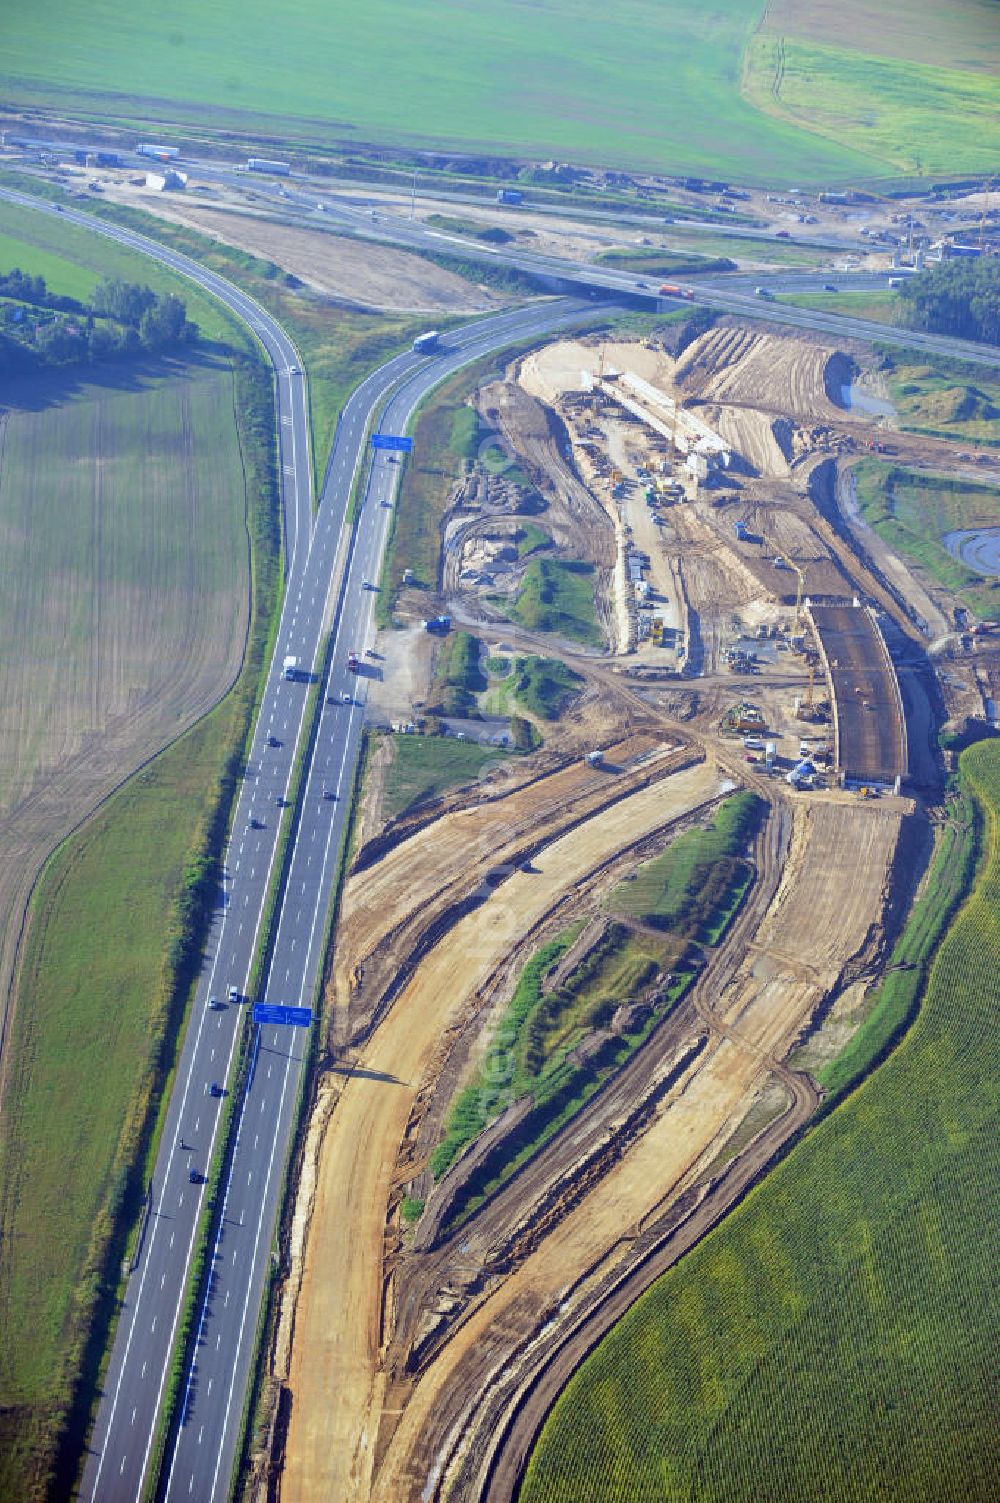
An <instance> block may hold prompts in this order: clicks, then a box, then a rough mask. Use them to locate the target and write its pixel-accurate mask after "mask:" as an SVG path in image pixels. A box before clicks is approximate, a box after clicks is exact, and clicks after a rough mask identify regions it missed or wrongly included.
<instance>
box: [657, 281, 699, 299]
mask: <svg viewBox="0 0 1000 1503" xmlns="http://www.w3.org/2000/svg"><path fill="white" fill-rule="evenodd" d="M660 296H661V297H689V298H690V297H694V293H693V292H692V291H691V288H690V287H678V285H677V283H676V282H664V283H663V285H662V287H661V288H660Z"/></svg>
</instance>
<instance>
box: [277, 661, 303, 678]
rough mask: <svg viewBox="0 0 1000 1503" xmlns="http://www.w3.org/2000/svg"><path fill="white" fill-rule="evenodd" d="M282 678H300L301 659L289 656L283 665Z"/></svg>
mask: <svg viewBox="0 0 1000 1503" xmlns="http://www.w3.org/2000/svg"><path fill="white" fill-rule="evenodd" d="M281 676H282V678H298V676H299V660H298V658H295V657H291V656H289V657H287V658H285V660H284V662H283V663H282V665H281Z"/></svg>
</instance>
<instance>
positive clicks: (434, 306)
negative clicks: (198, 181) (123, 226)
mask: <svg viewBox="0 0 1000 1503" xmlns="http://www.w3.org/2000/svg"><path fill="white" fill-rule="evenodd" d="M110 196H112V195H111V194H110V193H109V197H110ZM114 196H116V197H119V198H121V199H122V201H123V202H128V203H135V202H137V201H141V205H142V207H143V208H144V209H146V210H147V211H148V212H151V213H155V214H158V215H159V216H160V217H161V218H162V219H170V220H173V221H174V223H176V224H185V225H190V226H191V227H192V228H193V229H197V230H201V231H202V233H204V234H207V235H210V236H211V237H212V238H213V239H214V240H221V241H223V242H224V243H225V244H226V245H234V246H236V248H237V249H238V250H244V251H250V252H251V253H252V254H253V255H255V256H262V257H264V258H265V259H266V260H269V261H274V262H276V263H277V265H279V266H280V267H282V268H283V269H284V270H285V271H290V272H291V273H292V274H293V276H297V277H299V278H300V279H301V280H302V281H303V282H305V283H306V285H307V286H309V287H313V288H315V289H316V291H317V292H323V293H326V294H327V295H328V296H330V297H334V298H338V299H340V300H342V301H344V302H351V303H360V304H363V305H364V306H366V307H372V308H387V309H391V310H400V311H403V310H411V311H413V312H427V313H433V312H443V311H448V312H450V313H483V312H486V311H487V310H488V309H490V308H497V307H502V306H503V303H504V301H505V300H504V299H503V298H500V297H497V296H496V295H495V294H494V293H492V292H490V291H488V290H487V289H486V288H485V287H476V286H475V285H474V284H473V283H472V282H468V281H466V279H465V278H464V277H460V276H456V275H455V273H454V272H452V271H446V270H445V269H444V268H443V267H441V266H435V265H434V263H433V262H432V261H425V260H424V259H423V257H421V256H413V255H410V254H409V252H408V251H403V250H395V249H393V248H392V247H391V246H383V245H378V244H376V243H374V242H368V241H364V240H351V239H349V238H348V237H346V236H343V235H333V234H328V233H327V232H326V231H324V230H308V229H299V228H296V227H295V226H293V225H287V224H274V223H272V222H271V221H270V220H267V219H261V218H258V217H257V216H256V215H254V214H253V213H251V212H249V211H248V210H245V209H238V208H227V207H216V206H214V205H210V204H200V203H198V202H197V201H196V200H191V199H183V198H180V197H178V196H177V195H170V194H163V193H152V192H150V193H145V192H136V190H134V189H125V188H123V189H119V190H117V192H116V193H115V195H114Z"/></svg>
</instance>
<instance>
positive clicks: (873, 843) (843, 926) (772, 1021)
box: [345, 805, 899, 1503]
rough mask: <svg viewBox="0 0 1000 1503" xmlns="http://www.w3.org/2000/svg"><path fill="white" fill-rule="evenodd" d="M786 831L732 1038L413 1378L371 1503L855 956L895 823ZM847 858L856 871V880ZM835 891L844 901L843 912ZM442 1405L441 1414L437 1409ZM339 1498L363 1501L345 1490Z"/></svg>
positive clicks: (728, 1013)
mask: <svg viewBox="0 0 1000 1503" xmlns="http://www.w3.org/2000/svg"><path fill="white" fill-rule="evenodd" d="M871 815H874V817H873V818H870V817H869V816H871ZM796 820H797V825H798V826H799V829H798V831H797V838H796V841H795V842H794V845H793V852H792V857H791V859H790V862H789V866H788V870H787V874H786V881H785V882H784V883H783V884H782V886H781V888H780V889H779V891H778V893H777V895H776V898H775V901H774V904H773V905H772V909H771V913H770V915H769V918H768V920H767V921H766V922H765V925H764V926H763V928H762V930H761V935H760V940H759V946H757V945H755V946H754V950H753V953H752V955H751V956H749V957H748V960H747V963H746V967H745V969H744V970H743V971H742V972H741V973H740V975H739V976H738V977H737V980H736V983H735V988H734V989H735V999H734V1000H733V1001H732V1002H729V1001H728V1000H724V1002H723V1006H722V1008H720V1011H721V1012H723V1013H724V1016H725V1020H726V1022H727V1023H729V1024H733V1023H738V1032H737V1034H736V1035H735V1036H734V1038H733V1040H732V1041H731V1040H728V1039H723V1040H722V1041H721V1042H719V1043H717V1044H716V1046H715V1047H713V1048H711V1050H710V1052H709V1053H708V1056H707V1058H704V1060H703V1062H702V1063H701V1064H700V1065H699V1066H697V1067H695V1068H694V1069H693V1070H692V1071H690V1072H689V1073H688V1075H687V1076H686V1078H685V1080H684V1082H682V1084H681V1085H680V1087H678V1089H677V1091H676V1092H675V1093H674V1094H672V1096H671V1098H670V1099H669V1101H668V1104H667V1106H666V1108H665V1110H663V1111H662V1112H661V1114H660V1115H659V1117H658V1119H657V1120H656V1121H655V1123H654V1125H653V1126H652V1127H651V1128H650V1129H649V1131H648V1132H647V1133H646V1134H645V1135H644V1137H642V1138H641V1139H640V1141H639V1142H638V1144H637V1145H636V1147H635V1148H633V1149H632V1151H631V1152H629V1153H628V1154H627V1155H626V1157H625V1158H624V1159H623V1160H622V1161H621V1162H620V1164H619V1165H618V1166H617V1167H616V1168H615V1169H614V1170H612V1172H611V1173H610V1174H608V1175H607V1176H606V1177H605V1179H604V1180H603V1181H601V1182H600V1183H599V1184H598V1186H597V1187H596V1188H595V1189H594V1190H593V1191H592V1192H591V1193H590V1194H589V1195H587V1196H586V1197H585V1198H584V1199H583V1201H582V1202H581V1203H580V1205H579V1206H578V1207H577V1208H576V1209H575V1210H573V1211H571V1212H570V1213H569V1214H568V1215H567V1216H566V1217H565V1219H564V1220H563V1221H562V1222H561V1224H560V1225H559V1226H558V1228H557V1229H556V1230H555V1231H553V1232H552V1234H551V1235H550V1236H549V1237H548V1238H547V1239H546V1240H545V1242H543V1243H542V1245H541V1246H540V1247H539V1248H538V1250H537V1251H536V1252H534V1253H532V1254H531V1255H530V1256H529V1257H528V1259H527V1260H526V1261H525V1263H524V1264H523V1265H522V1266H521V1267H520V1268H519V1269H518V1270H517V1271H516V1272H514V1273H513V1274H512V1275H511V1276H510V1277H509V1278H508V1279H507V1280H506V1281H505V1282H504V1283H503V1284H502V1285H501V1286H500V1288H499V1289H498V1290H497V1291H496V1292H495V1293H493V1294H492V1295H491V1296H490V1297H489V1298H488V1299H487V1300H486V1301H485V1302H484V1303H483V1304H482V1305H481V1306H480V1307H479V1308H478V1309H476V1310H475V1311H474V1312H473V1314H472V1315H471V1316H470V1318H469V1319H468V1321H467V1322H466V1323H465V1325H464V1326H462V1327H461V1328H460V1330H459V1331H458V1333H457V1334H456V1336H455V1338H454V1340H453V1341H452V1342H450V1343H449V1345H448V1346H447V1347H446V1348H445V1350H444V1351H443V1352H442V1354H441V1355H440V1356H439V1357H438V1358H437V1359H436V1360H435V1361H434V1362H432V1364H431V1365H430V1367H429V1368H428V1369H427V1370H426V1371H425V1372H424V1373H422V1374H421V1377H420V1380H419V1382H418V1383H417V1385H416V1388H415V1389H414V1392H413V1394H412V1397H411V1398H410V1401H409V1403H408V1404H407V1406H406V1409H405V1411H404V1413H403V1415H402V1417H401V1419H400V1422H399V1425H398V1428H397V1429H396V1433H395V1435H394V1437H393V1439H392V1441H391V1443H390V1445H389V1448H388V1451H387V1453H386V1456H385V1460H384V1463H383V1465H382V1467H381V1469H380V1471H379V1474H378V1477H377V1479H376V1481H375V1486H374V1487H373V1489H372V1491H371V1497H373V1498H378V1499H379V1500H382V1503H389V1500H393V1503H395V1500H402V1499H414V1500H416V1499H417V1498H419V1497H420V1496H421V1491H422V1489H424V1488H425V1487H426V1486H427V1484H428V1480H429V1478H430V1476H431V1475H432V1473H433V1468H434V1462H435V1458H436V1455H437V1454H438V1447H439V1446H440V1445H441V1443H442V1442H443V1440H444V1436H443V1435H442V1433H441V1429H440V1426H439V1424H438V1423H437V1418H438V1415H439V1414H440V1413H441V1412H442V1411H444V1412H446V1413H448V1414H449V1415H450V1417H451V1419H452V1421H453V1420H454V1416H455V1413H456V1410H457V1409H460V1408H462V1407H470V1408H471V1407H472V1405H473V1403H474V1401H475V1398H476V1396H477V1395H478V1394H479V1393H480V1392H481V1389H482V1386H483V1384H484V1382H486V1381H488V1378H487V1372H486V1369H487V1368H489V1369H492V1368H493V1367H494V1366H498V1367H500V1366H502V1365H503V1363H504V1361H505V1359H509V1356H510V1354H512V1353H513V1352H514V1351H515V1350H517V1348H518V1347H519V1345H520V1344H521V1343H522V1342H523V1341H524V1340H525V1339H527V1338H528V1337H529V1336H530V1335H531V1334H532V1333H533V1332H534V1331H535V1330H537V1328H538V1326H539V1324H540V1323H541V1322H542V1321H543V1320H544V1319H545V1318H548V1319H550V1320H551V1319H554V1318H555V1316H556V1306H557V1304H558V1303H559V1302H560V1301H561V1300H562V1299H563V1298H564V1291H566V1290H567V1289H569V1288H570V1287H572V1285H573V1284H574V1282H575V1280H576V1279H578V1278H580V1277H582V1276H585V1275H588V1274H589V1273H590V1271H591V1270H592V1269H593V1267H594V1266H595V1264H601V1263H602V1262H603V1261H604V1259H605V1258H606V1256H607V1253H608V1250H609V1249H614V1248H615V1247H616V1246H617V1245H618V1244H619V1243H620V1239H621V1237H622V1234H623V1233H624V1232H626V1231H627V1230H628V1229H629V1228H631V1227H632V1226H634V1225H635V1224H636V1223H637V1222H640V1221H641V1220H642V1218H644V1217H645V1216H647V1215H648V1214H649V1213H650V1212H651V1211H652V1210H653V1209H654V1208H656V1207H658V1206H659V1205H661V1204H662V1202H663V1199H664V1197H665V1196H667V1195H670V1194H676V1193H679V1192H680V1191H682V1190H683V1188H684V1186H685V1184H687V1183H689V1182H690V1180H691V1176H692V1175H693V1174H694V1173H695V1172H696V1170H697V1168H698V1166H699V1164H703V1163H705V1162H706V1161H707V1160H708V1158H709V1157H710V1156H712V1155H714V1154H715V1153H716V1152H717V1151H718V1148H719V1147H720V1146H721V1144H722V1142H724V1140H725V1137H726V1136H727V1135H728V1132H729V1131H730V1130H731V1129H732V1128H734V1127H735V1126H736V1125H737V1123H738V1122H739V1120H740V1119H741V1117H742V1114H743V1111H744V1110H745V1106H746V1103H747V1101H748V1099H749V1098H750V1096H752V1094H753V1092H754V1091H755V1090H756V1089H758V1088H759V1086H760V1084H761V1081H762V1079H763V1078H764V1076H765V1075H766V1073H767V1065H766V1056H767V1055H771V1054H774V1055H778V1056H779V1057H780V1055H782V1054H783V1053H784V1052H786V1051H787V1049H788V1047H789V1045H790V1043H791V1041H792V1040H793V1039H794V1037H795V1035H796V1033H797V1031H798V1030H799V1028H800V1027H801V1025H802V1023H803V1021H804V1020H805V1019H806V1018H807V1017H808V1015H809V1013H810V1011H811V1010H812V1008H813V1007H814V1006H815V1005H816V1003H817V1001H818V1000H819V999H820V997H821V996H822V995H823V992H824V989H825V987H826V986H828V985H829V984H831V983H832V982H833V981H834V980H835V979H836V977H837V975H838V974H839V973H840V971H841V970H842V968H843V966H844V964H845V963H846V962H847V961H848V960H849V959H850V958H851V957H852V956H853V955H855V954H857V953H858V952H860V951H862V950H863V949H864V947H865V945H866V942H867V940H868V938H869V929H870V926H871V925H872V924H873V923H876V922H877V921H878V918H879V916H880V915H881V912H882V906H883V901H884V897H885V894H886V888H887V881H888V869H889V865H890V863H891V860H892V856H893V852H894V850H895V845H896V840H897V836H898V831H899V816H898V814H894V813H890V812H887V811H883V810H878V811H874V810H869V809H845V808H843V807H841V808H836V807H834V806H832V805H831V806H826V807H825V808H824V807H821V806H817V807H816V808H815V809H805V808H803V807H802V806H800V807H799V811H798V812H797V816H796ZM859 845H860V846H861V848H862V849H863V850H864V853H865V857H866V858H867V859H866V860H865V862H864V864H863V865H861V866H859V864H858V861H857V851H858V848H859ZM846 887H849V888H852V892H851V897H850V899H849V900H848V905H847V908H846V910H845V906H844V895H845V888H846ZM817 914H818V915H819V916H820V921H819V922H817V921H816V917H815V915H817ZM727 998H728V994H727ZM445 1393H448V1394H449V1395H450V1396H451V1398H452V1403H451V1404H450V1405H445V1404H444V1403H443V1395H444V1394H445ZM457 1395H461V1396H462V1397H461V1398H456V1396H457ZM370 1428H371V1426H370V1424H369V1430H370ZM424 1495H425V1496H428V1495H429V1494H426V1493H425V1494H424ZM345 1496H356V1497H366V1496H368V1494H367V1493H366V1492H365V1491H363V1490H358V1491H355V1492H354V1493H346V1494H345ZM435 1496H436V1494H435Z"/></svg>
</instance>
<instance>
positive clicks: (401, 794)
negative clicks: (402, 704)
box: [382, 736, 497, 819]
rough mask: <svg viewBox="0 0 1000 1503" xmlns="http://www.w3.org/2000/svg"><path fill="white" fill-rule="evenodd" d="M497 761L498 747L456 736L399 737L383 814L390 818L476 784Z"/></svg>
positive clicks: (387, 780) (388, 774)
mask: <svg viewBox="0 0 1000 1503" xmlns="http://www.w3.org/2000/svg"><path fill="white" fill-rule="evenodd" d="M496 761H497V752H496V748H495V747H487V746H478V745H477V744H476V742H474V741H456V740H455V738H454V736H395V737H393V742H392V762H391V763H390V765H389V769H388V771H387V772H386V775H385V783H384V785H383V793H382V812H383V814H384V815H385V817H386V818H387V819H391V818H393V816H394V815H397V814H403V813H404V812H405V811H406V810H407V809H412V808H414V807H415V806H416V805H417V804H422V803H423V802H424V801H425V800H426V799H433V798H438V797H439V796H440V795H441V794H442V793H447V791H448V789H449V788H458V787H460V786H461V785H462V784H463V783H472V782H474V781H475V780H476V778H478V777H479V774H480V773H481V772H482V770H483V768H484V767H486V766H487V765H488V764H490V763H496Z"/></svg>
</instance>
